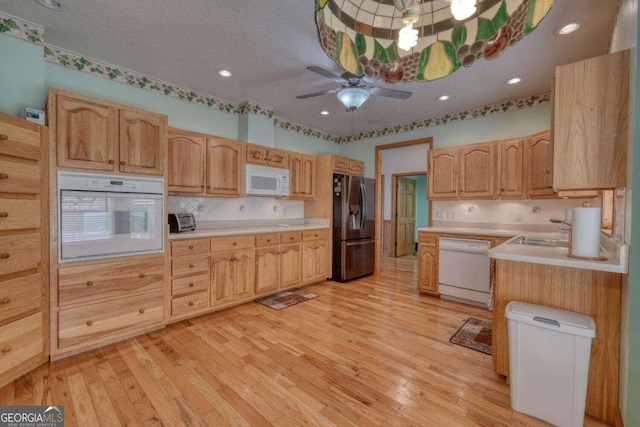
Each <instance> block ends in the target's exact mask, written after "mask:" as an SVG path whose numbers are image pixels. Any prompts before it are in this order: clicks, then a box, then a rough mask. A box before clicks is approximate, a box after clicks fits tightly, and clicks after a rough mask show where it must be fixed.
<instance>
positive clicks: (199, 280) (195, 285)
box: [171, 274, 209, 296]
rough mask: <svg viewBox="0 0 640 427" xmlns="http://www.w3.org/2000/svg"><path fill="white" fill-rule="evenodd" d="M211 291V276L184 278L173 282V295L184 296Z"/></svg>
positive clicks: (201, 275) (202, 275)
mask: <svg viewBox="0 0 640 427" xmlns="http://www.w3.org/2000/svg"><path fill="white" fill-rule="evenodd" d="M208 289H209V275H208V274H200V275H198V276H189V277H182V278H180V279H173V280H172V281H171V295H172V296H176V295H183V294H189V293H192V292H197V291H204V290H208Z"/></svg>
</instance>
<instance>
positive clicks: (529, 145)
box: [525, 131, 556, 198]
mask: <svg viewBox="0 0 640 427" xmlns="http://www.w3.org/2000/svg"><path fill="white" fill-rule="evenodd" d="M525 148H526V153H525V162H526V167H525V170H526V182H527V197H529V198H540V197H555V194H556V193H555V192H554V191H553V141H551V132H550V131H544V132H540V133H537V134H535V135H531V136H530V137H529V139H528V140H527V142H526V145H525Z"/></svg>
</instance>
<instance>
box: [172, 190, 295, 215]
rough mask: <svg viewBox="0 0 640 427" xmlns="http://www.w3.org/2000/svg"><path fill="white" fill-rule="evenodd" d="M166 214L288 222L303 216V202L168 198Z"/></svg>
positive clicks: (271, 199) (256, 198) (272, 199)
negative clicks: (167, 211) (190, 214)
mask: <svg viewBox="0 0 640 427" xmlns="http://www.w3.org/2000/svg"><path fill="white" fill-rule="evenodd" d="M169 212H171V213H192V214H194V216H195V218H196V221H235V220H283V221H284V220H287V219H294V218H303V217H304V202H302V201H299V200H278V199H276V198H275V197H240V198H229V199H226V198H211V197H177V196H169Z"/></svg>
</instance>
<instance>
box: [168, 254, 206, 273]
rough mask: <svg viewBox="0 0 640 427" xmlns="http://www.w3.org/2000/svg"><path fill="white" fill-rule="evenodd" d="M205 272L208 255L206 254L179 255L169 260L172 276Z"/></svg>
mask: <svg viewBox="0 0 640 427" xmlns="http://www.w3.org/2000/svg"><path fill="white" fill-rule="evenodd" d="M207 272H209V257H208V256H207V255H197V256H190V257H181V258H174V259H172V260H171V275H172V276H185V275H187V274H188V275H191V274H196V273H207Z"/></svg>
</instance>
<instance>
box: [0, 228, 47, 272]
mask: <svg viewBox="0 0 640 427" xmlns="http://www.w3.org/2000/svg"><path fill="white" fill-rule="evenodd" d="M40 257H41V253H40V234H36V233H33V234H20V235H16V236H0V276H1V275H3V274H9V273H14V272H16V271H24V270H30V269H32V268H37V267H38V266H39V265H40Z"/></svg>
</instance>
